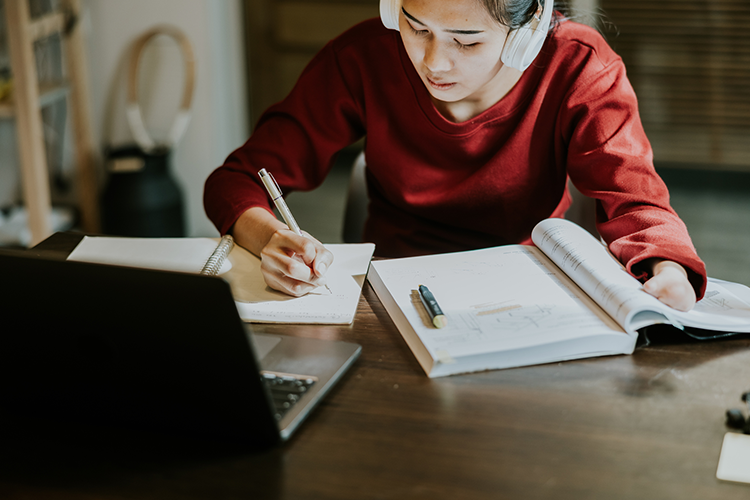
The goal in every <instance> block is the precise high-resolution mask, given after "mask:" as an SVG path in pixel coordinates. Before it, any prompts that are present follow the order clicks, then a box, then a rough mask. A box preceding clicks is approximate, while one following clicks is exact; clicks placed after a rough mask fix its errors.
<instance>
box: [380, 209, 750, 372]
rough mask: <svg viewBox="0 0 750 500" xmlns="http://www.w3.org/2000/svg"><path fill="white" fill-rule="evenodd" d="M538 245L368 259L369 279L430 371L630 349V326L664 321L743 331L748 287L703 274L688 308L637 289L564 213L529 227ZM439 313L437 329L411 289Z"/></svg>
mask: <svg viewBox="0 0 750 500" xmlns="http://www.w3.org/2000/svg"><path fill="white" fill-rule="evenodd" d="M532 240H533V242H534V243H535V245H536V246H526V245H507V246H501V247H494V248H486V249H481V250H472V251H467V252H457V253H450V254H440V255H429V256H424V257H410V258H404V259H393V260H380V261H377V260H376V261H373V262H372V265H371V268H370V272H369V275H368V280H369V281H370V283H371V284H372V287H373V289H374V290H375V292H376V293H377V295H378V297H379V298H380V300H381V301H382V302H383V304H384V306H385V308H386V310H387V311H388V314H389V315H390V316H391V318H392V319H393V321H394V323H395V324H396V326H397V328H398V330H399V332H401V335H402V336H403V337H404V339H405V340H406V342H407V344H408V345H409V347H410V348H411V350H412V352H413V353H414V355H415V356H416V358H417V360H418V361H419V363H420V364H421V365H422V368H423V369H424V370H425V372H426V373H427V375H428V376H430V377H440V376H444V375H452V374H456V373H464V372H473V371H480V370H489V369H498V368H509V367H515V366H524V365H532V364H541V363H550V362H557V361H562V360H569V359H576V358H585V357H594V356H602V355H609V354H630V353H632V352H633V350H634V349H635V345H636V341H637V337H638V330H639V329H640V328H643V327H645V326H649V325H654V324H659V323H667V324H672V325H674V326H676V327H678V328H683V329H685V330H686V331H690V329H693V328H694V329H698V330H695V331H694V333H697V334H699V335H700V336H702V337H706V336H710V335H706V333H707V332H706V331H708V330H711V331H714V332H716V333H715V335H722V334H731V333H738V332H750V288H747V287H746V286H744V285H740V284H737V283H730V282H725V281H720V280H714V279H709V283H708V288H707V291H706V294H705V297H704V298H703V299H702V300H701V301H700V302H698V303H697V304H696V306H695V307H694V308H693V310H691V311H690V312H688V313H684V312H680V311H677V310H675V309H672V308H670V307H668V306H666V305H664V304H663V303H662V302H660V301H659V300H657V299H656V298H654V297H652V296H651V295H648V294H647V293H645V292H644V291H643V290H642V287H641V283H640V282H639V281H638V280H636V279H635V278H633V277H632V276H631V275H630V274H628V273H627V271H625V269H624V267H623V266H622V265H621V264H620V263H619V262H617V261H616V260H615V259H614V258H613V257H612V255H611V254H610V253H609V251H608V250H607V248H606V247H605V246H604V245H603V244H602V243H601V242H600V241H598V240H597V239H595V238H594V237H593V236H591V234H589V233H588V232H587V231H585V230H584V229H582V228H580V227H579V226H577V225H575V224H574V223H572V222H570V221H567V220H564V219H547V220H544V221H542V222H540V223H539V224H538V225H537V226H536V227H535V228H534V231H533V232H532ZM419 285H426V286H427V287H428V288H429V289H430V290H431V291H432V293H433V295H434V296H435V298H436V300H437V301H438V303H439V304H440V307H441V308H442V310H443V313H444V314H445V316H446V318H447V322H448V324H447V326H445V327H444V328H440V329H438V328H435V327H434V326H433V325H432V322H431V321H430V318H429V317H428V315H427V313H426V311H425V308H424V306H423V305H422V304H421V302H420V299H419V296H418V294H417V292H416V290H417V287H418V286H419Z"/></svg>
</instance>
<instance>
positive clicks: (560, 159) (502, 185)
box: [204, 19, 706, 297]
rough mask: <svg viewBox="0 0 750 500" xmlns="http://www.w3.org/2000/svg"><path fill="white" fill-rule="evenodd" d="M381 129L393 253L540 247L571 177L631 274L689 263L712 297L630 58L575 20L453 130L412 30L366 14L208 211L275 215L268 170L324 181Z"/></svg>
mask: <svg viewBox="0 0 750 500" xmlns="http://www.w3.org/2000/svg"><path fill="white" fill-rule="evenodd" d="M365 134H366V136H367V138H366V145H365V156H366V162H367V182H368V190H369V196H370V207H369V218H368V220H367V223H366V226H365V233H364V237H365V240H366V241H372V242H374V243H375V244H376V254H377V255H380V256H386V257H401V256H410V255H419V254H428V253H439V252H449V251H458V250H467V249H474V248H482V247H489V246H496V245H504V244H510V243H526V244H528V243H530V235H531V230H532V229H533V227H534V225H535V224H536V223H537V222H539V221H540V220H542V219H545V218H547V217H563V216H564V214H565V210H566V209H567V208H568V207H569V205H570V202H571V200H570V196H569V194H568V192H567V189H566V185H567V179H568V176H569V177H570V179H571V180H572V181H573V183H574V184H575V185H576V187H577V188H578V189H579V190H580V191H581V192H582V193H583V194H585V195H587V196H590V197H593V198H596V199H597V228H598V230H599V233H600V234H601V236H602V237H603V238H604V240H605V241H606V242H607V243H608V244H609V247H610V250H611V251H612V252H613V254H614V255H615V256H616V257H617V258H618V259H620V260H621V261H622V262H623V263H624V264H625V265H626V267H627V269H628V270H629V271H630V272H632V273H633V274H634V275H636V276H637V277H639V278H643V277H644V273H643V270H642V269H639V268H638V263H640V262H641V261H643V260H644V259H648V258H651V257H661V258H664V259H669V260H673V261H675V262H678V263H680V264H682V265H683V266H684V267H685V268H686V269H687V270H688V275H689V279H690V281H691V283H692V284H693V286H694V288H695V290H696V293H697V294H698V296H699V297H702V295H703V291H704V289H705V282H706V271H705V266H704V264H703V262H702V261H701V260H700V259H699V258H698V256H697V255H696V253H695V249H694V248H693V245H692V242H691V240H690V237H689V235H688V233H687V229H686V227H685V225H684V224H683V223H682V221H681V220H680V219H679V218H678V216H677V214H676V213H675V212H674V211H673V210H672V208H671V207H670V205H669V193H668V192H667V188H666V186H665V185H664V183H663V182H662V180H661V178H660V177H659V176H658V175H657V174H656V172H655V170H654V167H653V159H652V150H651V146H650V144H649V141H648V139H647V138H646V135H645V133H644V131H643V128H642V125H641V122H640V117H639V115H638V103H637V100H636V96H635V93H634V92H633V89H632V87H631V86H630V83H629V82H628V79H627V77H626V75H625V67H624V66H623V63H622V61H621V59H620V58H619V57H618V56H617V55H616V54H615V53H614V52H613V51H612V50H611V48H610V47H609V46H608V45H607V43H606V42H605V41H604V40H603V38H602V37H601V36H600V35H599V34H598V33H597V32H596V31H595V30H593V29H591V28H588V27H586V26H583V25H580V24H577V23H574V22H570V21H567V22H563V23H562V24H561V25H560V26H558V28H557V29H556V30H555V31H554V32H553V33H552V34H550V36H549V37H548V38H547V41H546V42H545V45H544V47H543V49H542V52H541V53H540V54H539V56H538V57H537V59H536V60H535V61H534V63H533V64H532V66H531V67H529V68H528V69H527V70H526V71H525V72H524V74H523V76H522V77H521V79H520V80H519V81H518V83H517V84H516V85H515V87H514V88H513V89H512V90H511V91H510V92H509V93H508V94H507V95H506V96H505V97H503V98H502V99H501V100H500V101H499V102H498V103H496V104H495V105H494V106H492V107H491V108H490V109H488V110H486V111H485V112H483V113H482V114H480V115H479V116H477V117H475V118H472V119H471V120H468V121H466V122H463V123H453V122H451V121H449V120H447V119H445V118H444V117H443V116H442V115H441V114H440V113H439V112H438V111H437V110H436V108H435V107H434V105H433V104H432V102H431V99H430V94H429V92H428V91H427V89H426V88H425V86H424V84H423V83H422V81H421V80H420V78H419V76H418V74H417V72H416V70H415V69H414V67H413V65H412V63H411V61H410V60H409V57H408V56H407V54H406V51H405V50H404V47H403V45H402V43H401V38H400V35H399V33H398V32H396V31H392V30H387V29H386V28H384V27H383V25H382V23H381V22H380V20H379V19H372V20H369V21H365V22H364V23H361V24H359V25H357V26H355V27H353V28H352V29H350V30H349V31H347V32H345V33H344V34H342V35H341V36H339V37H338V38H336V39H334V40H332V41H331V42H330V43H328V45H326V46H325V47H324V48H323V49H322V50H321V52H320V53H318V55H317V56H316V57H315V58H314V59H313V60H312V61H311V62H310V64H309V65H308V67H307V68H306V69H305V71H304V72H303V73H302V75H301V76H300V79H299V81H298V82H297V85H296V86H295V87H294V89H293V90H292V92H291V93H290V94H289V96H288V97H287V98H286V99H285V100H283V101H282V102H280V103H278V104H275V105H274V106H272V107H271V108H269V109H268V110H267V111H266V112H265V113H264V114H263V116H262V117H261V119H260V121H259V122H258V124H257V126H256V130H255V132H254V133H253V135H252V137H250V139H249V140H248V141H247V142H246V143H245V144H244V145H243V146H242V147H240V148H239V149H237V150H236V151H234V152H233V153H232V154H231V155H229V157H228V158H227V160H226V162H225V163H224V165H223V166H221V167H219V168H218V169H216V170H215V171H214V172H213V173H212V174H211V175H210V176H209V178H208V180H207V181H206V186H205V193H204V204H205V208H206V213H207V214H208V216H209V218H210V219H211V220H212V221H213V222H214V224H215V225H216V227H217V228H218V229H219V231H220V232H221V233H222V234H224V233H226V232H227V231H229V230H230V228H231V226H232V224H234V222H235V221H236V220H237V218H238V217H239V216H240V215H241V214H242V213H243V212H244V211H246V210H247V209H248V208H250V207H253V206H262V207H265V208H268V209H269V210H270V209H271V208H270V202H269V199H268V196H267V194H266V192H265V189H264V188H263V186H262V184H261V183H260V180H259V177H258V175H257V171H258V170H259V169H261V168H266V169H268V170H269V171H270V172H272V173H273V175H274V177H276V180H277V181H278V183H279V185H280V186H281V188H282V190H283V192H284V193H289V192H292V191H295V190H302V191H307V190H311V189H314V188H315V187H317V186H319V185H320V184H321V183H322V182H323V180H324V179H325V176H326V174H327V173H328V171H329V170H330V168H331V166H332V164H333V160H334V158H335V155H336V153H337V152H338V151H339V150H341V149H342V148H343V147H345V146H347V145H350V144H352V143H353V142H355V141H356V140H358V139H359V138H360V137H362V136H363V135H365ZM634 267H635V268H634Z"/></svg>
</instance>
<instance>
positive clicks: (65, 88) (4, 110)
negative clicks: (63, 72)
mask: <svg viewBox="0 0 750 500" xmlns="http://www.w3.org/2000/svg"><path fill="white" fill-rule="evenodd" d="M69 93H70V86H69V85H68V84H67V83H48V84H41V85H40V86H39V108H40V109H41V108H44V107H46V106H49V105H50V104H54V103H55V102H57V101H59V100H60V99H65V98H66V97H68V94H69ZM15 115H16V106H15V102H13V99H8V100H7V101H2V102H0V119H10V118H13V117H14V116H15Z"/></svg>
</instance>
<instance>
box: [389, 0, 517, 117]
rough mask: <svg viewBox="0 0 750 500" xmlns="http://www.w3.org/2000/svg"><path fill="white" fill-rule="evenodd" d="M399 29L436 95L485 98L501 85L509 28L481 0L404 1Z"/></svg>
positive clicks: (441, 97)
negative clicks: (504, 51) (504, 48)
mask: <svg viewBox="0 0 750 500" xmlns="http://www.w3.org/2000/svg"><path fill="white" fill-rule="evenodd" d="M399 29H400V32H401V39H402V40H403V42H404V47H405V48H406V52H407V53H408V54H409V58H410V59H411V62H412V64H414V67H415V68H416V70H417V72H418V73H419V75H420V77H421V78H422V81H423V82H424V84H425V86H426V87H427V90H428V91H429V92H430V94H431V95H432V96H433V97H434V98H435V99H437V100H439V101H443V102H446V103H457V102H460V101H463V100H469V101H474V100H477V101H481V100H484V99H485V98H486V97H487V95H488V94H489V95H490V96H491V95H492V93H493V92H494V91H495V90H496V89H497V88H498V87H501V86H502V82H501V79H502V77H501V76H499V74H498V73H499V71H500V68H502V67H503V63H502V62H501V61H500V55H501V54H502V51H503V46H504V44H505V39H506V37H507V35H508V28H507V27H505V26H503V25H501V24H500V23H498V22H497V21H496V20H495V19H493V18H492V17H491V16H490V14H489V13H488V12H487V10H486V9H485V8H484V6H482V4H480V3H479V2H478V1H477V0H403V9H402V11H401V14H400V16H399Z"/></svg>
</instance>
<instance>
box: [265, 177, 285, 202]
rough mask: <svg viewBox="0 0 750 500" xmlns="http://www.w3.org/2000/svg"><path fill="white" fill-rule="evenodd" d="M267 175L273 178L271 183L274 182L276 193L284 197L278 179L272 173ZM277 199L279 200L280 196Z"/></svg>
mask: <svg viewBox="0 0 750 500" xmlns="http://www.w3.org/2000/svg"><path fill="white" fill-rule="evenodd" d="M266 173H267V174H268V177H270V178H271V181H272V182H273V185H274V187H275V188H276V192H277V193H279V196H281V195H282V192H281V186H279V183H278V182H276V178H275V177H274V176H273V174H272V173H271V172H266ZM277 198H278V196H277Z"/></svg>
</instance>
